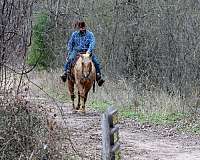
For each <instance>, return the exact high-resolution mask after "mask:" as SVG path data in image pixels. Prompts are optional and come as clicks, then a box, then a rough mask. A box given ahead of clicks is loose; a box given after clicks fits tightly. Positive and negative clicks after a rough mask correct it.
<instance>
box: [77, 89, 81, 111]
mask: <svg viewBox="0 0 200 160" xmlns="http://www.w3.org/2000/svg"><path fill="white" fill-rule="evenodd" d="M80 105H81V103H80V92H79V91H78V105H77V107H76V109H77V110H79V109H80Z"/></svg>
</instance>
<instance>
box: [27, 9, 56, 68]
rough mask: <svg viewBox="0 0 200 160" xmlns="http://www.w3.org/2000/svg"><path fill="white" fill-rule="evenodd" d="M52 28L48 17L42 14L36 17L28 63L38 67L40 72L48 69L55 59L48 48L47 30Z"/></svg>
mask: <svg viewBox="0 0 200 160" xmlns="http://www.w3.org/2000/svg"><path fill="white" fill-rule="evenodd" d="M49 26H50V21H49V20H48V15H47V14H46V13H40V14H38V15H37V17H36V23H35V25H34V27H33V35H32V45H31V47H30V50H29V54H28V60H27V63H28V64H29V65H31V66H35V65H36V67H37V69H38V70H44V69H48V68H49V67H50V64H51V62H52V61H53V59H54V56H53V53H52V52H50V49H49V48H48V47H47V44H46V39H47V28H49Z"/></svg>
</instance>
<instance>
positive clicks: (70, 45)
mask: <svg viewBox="0 0 200 160" xmlns="http://www.w3.org/2000/svg"><path fill="white" fill-rule="evenodd" d="M74 36H75V32H73V33H72V35H71V37H70V39H69V42H68V45H67V50H68V51H69V52H71V51H72V50H73V47H74Z"/></svg>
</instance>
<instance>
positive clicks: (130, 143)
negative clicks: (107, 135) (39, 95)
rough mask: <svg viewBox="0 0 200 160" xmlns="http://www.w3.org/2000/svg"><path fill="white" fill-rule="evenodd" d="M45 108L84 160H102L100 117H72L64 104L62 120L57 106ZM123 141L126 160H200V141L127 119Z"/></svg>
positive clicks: (123, 124)
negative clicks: (65, 127)
mask: <svg viewBox="0 0 200 160" xmlns="http://www.w3.org/2000/svg"><path fill="white" fill-rule="evenodd" d="M45 106H46V107H47V108H49V109H50V108H52V110H53V112H51V113H49V114H55V113H56V114H57V116H56V119H55V120H56V121H57V122H58V123H60V124H61V125H65V124H67V127H68V128H69V130H70V134H71V139H72V141H73V143H74V144H75V147H76V149H77V150H78V152H79V153H81V155H82V156H83V159H85V160H89V159H91V160H95V159H98V160H99V159H101V114H100V113H98V112H96V111H94V110H91V109H90V110H87V113H86V115H84V116H83V115H79V114H72V112H71V107H70V105H69V104H61V105H60V107H61V108H62V110H63V113H64V117H63V118H62V117H61V116H59V115H60V114H59V111H58V109H57V107H56V106H55V105H53V104H52V103H49V104H48V103H47V104H46V105H45ZM63 119H64V120H65V122H66V123H65V124H64V123H63ZM120 141H121V143H122V144H121V154H122V159H123V160H200V137H194V136H188V135H184V134H181V135H178V134H176V133H174V131H173V130H171V129H166V128H161V129H156V128H155V127H151V126H148V125H146V126H141V125H139V124H138V123H137V122H134V121H131V120H128V119H126V120H123V121H121V124H120Z"/></svg>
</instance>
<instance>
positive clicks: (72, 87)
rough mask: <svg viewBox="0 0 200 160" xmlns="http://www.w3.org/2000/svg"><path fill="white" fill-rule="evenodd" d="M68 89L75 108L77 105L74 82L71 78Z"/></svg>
mask: <svg viewBox="0 0 200 160" xmlns="http://www.w3.org/2000/svg"><path fill="white" fill-rule="evenodd" d="M68 90H69V94H70V96H71V100H72V107H73V109H75V105H74V99H75V95H74V83H73V82H72V81H70V80H68Z"/></svg>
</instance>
